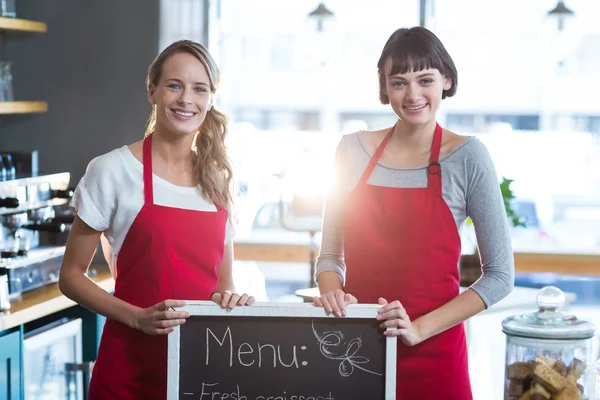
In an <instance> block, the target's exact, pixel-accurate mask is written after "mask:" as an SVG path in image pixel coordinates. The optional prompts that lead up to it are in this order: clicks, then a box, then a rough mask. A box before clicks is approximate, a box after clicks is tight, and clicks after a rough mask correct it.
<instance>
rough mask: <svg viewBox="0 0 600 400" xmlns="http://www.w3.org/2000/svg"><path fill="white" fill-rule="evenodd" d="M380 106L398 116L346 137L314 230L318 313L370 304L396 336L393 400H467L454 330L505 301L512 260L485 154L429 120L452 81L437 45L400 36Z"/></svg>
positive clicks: (449, 64) (386, 53) (384, 73)
mask: <svg viewBox="0 0 600 400" xmlns="http://www.w3.org/2000/svg"><path fill="white" fill-rule="evenodd" d="M378 70H379V85H380V100H381V102H382V103H383V104H389V105H390V106H391V108H392V110H393V111H394V113H395V114H396V116H397V117H398V119H397V122H396V124H395V125H394V126H393V127H391V128H387V129H383V130H379V131H372V132H370V131H361V132H357V133H354V134H351V135H347V136H345V137H344V138H343V139H342V140H341V142H340V143H339V145H338V148H337V151H336V179H335V183H334V186H333V187H332V190H331V192H330V194H329V196H328V199H327V204H326V208H325V215H324V223H323V238H322V243H321V252H320V255H319V258H318V263H317V282H318V285H319V289H320V293H321V296H319V297H316V298H315V299H314V301H315V304H316V305H319V306H323V307H324V308H325V309H326V310H327V311H328V312H333V313H334V314H335V315H337V316H344V315H345V309H346V306H347V305H348V304H352V303H356V302H357V301H360V302H361V303H379V304H381V305H382V307H381V309H380V310H379V313H378V316H377V319H378V320H380V321H381V327H382V328H395V329H392V330H388V331H385V332H384V333H385V335H395V336H398V339H400V340H399V342H398V353H397V385H396V387H397V389H396V396H397V397H396V398H397V399H399V400H400V399H407V400H408V399H410V400H414V399H427V400H436V399H439V400H442V399H443V400H468V399H471V398H472V394H471V387H470V382H469V373H468V358H467V345H466V340H465V331H464V327H463V322H464V321H465V320H467V319H468V318H470V317H472V316H473V315H475V314H477V313H479V312H480V311H482V310H484V309H485V308H487V307H489V306H490V305H492V304H494V303H496V302H497V301H499V300H501V299H502V298H504V297H505V296H506V295H507V294H509V293H510V291H511V290H512V287H513V276H514V262H513V256H512V248H511V241H510V234H509V228H508V222H507V219H506V213H505V209H504V204H503V201H502V196H501V193H500V189H499V185H498V177H497V175H496V172H495V168H494V165H493V164H492V161H491V158H490V155H489V153H488V151H487V149H486V148H485V147H484V145H483V144H482V143H481V142H480V141H479V140H477V139H476V138H474V137H466V136H460V135H458V134H456V133H453V132H450V131H448V130H446V129H443V128H442V127H440V126H439V125H438V124H437V122H436V112H437V111H438V109H439V107H440V105H441V103H442V99H444V98H446V97H451V96H453V95H454V94H455V93H456V88H457V83H458V77H457V71H456V67H455V65H454V62H453V61H452V58H451V57H450V55H449V54H448V52H447V51H446V49H445V48H444V46H443V44H442V43H441V42H440V40H439V39H438V38H437V37H436V36H435V35H434V34H433V33H432V32H430V31H429V30H427V29H425V28H420V27H417V28H412V29H399V30H397V31H396V32H394V33H393V34H392V36H391V37H390V38H389V39H388V41H387V43H386V45H385V47H384V49H383V52H382V54H381V57H380V59H379V63H378ZM467 217H470V218H471V219H472V220H473V224H474V226H475V231H476V234H477V241H478V245H479V249H480V255H481V262H482V270H483V274H482V277H481V279H479V280H478V281H477V282H476V283H475V284H474V285H473V286H471V287H470V288H468V289H467V290H465V291H464V292H462V293H460V287H459V276H458V274H459V271H458V261H459V257H460V252H461V242H460V238H459V233H458V228H459V227H460V226H461V225H462V224H463V222H464V221H465V220H466V218H467Z"/></svg>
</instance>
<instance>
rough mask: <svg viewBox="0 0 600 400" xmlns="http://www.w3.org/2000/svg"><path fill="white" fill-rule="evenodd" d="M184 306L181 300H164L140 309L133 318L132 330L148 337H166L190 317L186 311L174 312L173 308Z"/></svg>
mask: <svg viewBox="0 0 600 400" xmlns="http://www.w3.org/2000/svg"><path fill="white" fill-rule="evenodd" d="M183 306H185V301H182V300H165V301H161V302H160V303H158V304H155V305H153V306H152V307H148V308H140V309H139V310H138V311H137V313H136V316H135V322H134V328H136V329H139V330H140V331H142V332H144V333H147V334H148V335H166V334H169V333H171V332H173V330H174V329H175V327H176V326H178V325H181V324H184V323H185V319H186V318H187V317H189V316H190V313H189V312H187V311H175V309H174V307H183Z"/></svg>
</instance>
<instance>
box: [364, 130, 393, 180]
mask: <svg viewBox="0 0 600 400" xmlns="http://www.w3.org/2000/svg"><path fill="white" fill-rule="evenodd" d="M392 133H394V127H392V128H391V129H390V130H389V131H388V133H387V134H386V135H385V137H384V138H383V140H382V141H381V144H380V145H379V147H378V148H377V150H376V151H375V153H374V154H373V156H372V157H371V161H369V165H367V168H366V169H365V172H363V174H362V176H361V177H360V184H363V183H366V182H367V179H369V177H370V176H371V173H372V172H373V170H374V169H375V165H377V162H378V161H379V159H380V158H381V155H382V154H383V150H384V149H385V146H386V145H387V143H388V142H389V141H390V138H391V137H392Z"/></svg>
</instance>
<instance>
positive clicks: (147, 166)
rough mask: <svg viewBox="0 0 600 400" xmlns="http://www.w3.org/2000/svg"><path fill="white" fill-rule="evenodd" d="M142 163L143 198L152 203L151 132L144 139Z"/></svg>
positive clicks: (147, 202)
mask: <svg viewBox="0 0 600 400" xmlns="http://www.w3.org/2000/svg"><path fill="white" fill-rule="evenodd" d="M143 164H144V200H145V202H146V204H154V190H153V187H152V134H150V135H148V136H146V138H145V139H144V150H143Z"/></svg>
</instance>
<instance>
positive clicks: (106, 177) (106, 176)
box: [71, 146, 235, 274]
mask: <svg viewBox="0 0 600 400" xmlns="http://www.w3.org/2000/svg"><path fill="white" fill-rule="evenodd" d="M143 171H144V166H143V164H142V163H141V162H140V161H139V160H138V159H137V158H135V156H134V155H133V154H132V153H131V151H130V150H129V148H128V147H127V146H123V147H121V148H119V149H116V150H113V151H111V152H109V153H106V154H103V155H101V156H99V157H96V158H94V159H93V160H92V161H91V162H90V164H89V166H88V169H87V171H86V173H85V175H84V176H83V177H82V178H81V181H79V184H78V185H77V188H76V189H75V193H74V194H73V199H72V200H71V207H73V208H74V209H75V210H76V211H77V215H78V216H79V218H81V219H82V220H83V221H84V222H85V223H86V224H88V225H89V226H90V227H92V228H93V229H95V230H97V231H101V232H104V235H105V236H106V238H107V240H108V242H109V243H110V245H111V246H112V257H111V258H112V260H111V262H109V266H110V270H111V271H112V272H113V274H114V271H115V266H116V265H117V256H118V255H119V251H120V250H121V246H123V242H124V241H125V236H126V235H127V232H128V231H129V228H130V227H131V224H132V223H133V221H134V220H135V217H136V216H137V215H138V213H139V212H140V210H141V209H142V206H143V205H144V178H143ZM152 178H153V187H154V204H157V205H161V206H168V207H174V208H183V209H188V210H197V211H214V212H216V211H217V208H216V207H215V205H214V204H213V203H212V202H210V201H207V200H206V199H204V198H203V197H202V195H201V194H200V191H199V190H198V189H197V188H193V187H185V186H177V185H174V184H172V183H170V182H168V181H166V180H164V179H162V178H160V177H158V176H156V175H155V174H153V175H152ZM234 234H235V230H234V229H233V227H232V225H231V223H230V222H229V221H227V226H226V232H225V243H229V242H230V241H231V240H232V239H233V236H234Z"/></svg>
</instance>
